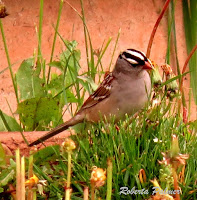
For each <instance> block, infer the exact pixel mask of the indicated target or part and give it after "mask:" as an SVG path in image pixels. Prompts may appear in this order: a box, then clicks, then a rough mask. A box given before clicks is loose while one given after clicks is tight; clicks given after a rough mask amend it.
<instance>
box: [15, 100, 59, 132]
mask: <svg viewBox="0 0 197 200" xmlns="http://www.w3.org/2000/svg"><path fill="white" fill-rule="evenodd" d="M17 113H18V114H19V115H20V120H21V122H22V124H23V125H24V126H25V128H26V129H25V130H26V131H32V130H46V128H47V127H49V124H50V122H51V121H52V122H53V125H55V126H56V125H57V124H58V122H59V119H61V108H60V106H59V101H58V100H55V99H53V98H46V97H43V98H32V99H28V100H25V101H23V102H21V103H19V104H18V108H17Z"/></svg>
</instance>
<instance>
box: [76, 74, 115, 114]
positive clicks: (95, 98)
mask: <svg viewBox="0 0 197 200" xmlns="http://www.w3.org/2000/svg"><path fill="white" fill-rule="evenodd" d="M113 80H114V76H113V74H112V73H109V74H108V75H107V76H106V77H105V79H104V80H103V82H102V83H101V84H100V86H99V87H98V88H97V89H96V91H95V92H94V93H93V94H91V95H90V96H89V98H88V99H87V100H86V101H85V102H84V104H83V105H82V107H81V109H80V110H79V112H80V111H82V110H84V109H86V108H90V107H92V106H94V105H96V104H97V103H99V102H100V101H103V100H104V99H105V98H107V97H108V96H109V95H110V93H111V92H110V91H111V88H112V81H113Z"/></svg>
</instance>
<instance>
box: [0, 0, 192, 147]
mask: <svg viewBox="0 0 197 200" xmlns="http://www.w3.org/2000/svg"><path fill="white" fill-rule="evenodd" d="M68 2H69V3H70V4H71V5H72V6H73V7H74V8H75V9H77V10H78V12H79V13H81V8H80V1H79V0H68ZM164 2H165V1H164V0H157V1H155V0H141V1H138V0H129V1H128V0H108V1H106V0H99V1H98V0H84V8H85V15H86V22H87V26H88V28H89V32H90V35H91V40H92V44H93V47H94V49H95V50H97V49H99V48H101V46H102V44H103V42H104V41H105V42H106V41H107V40H108V39H109V38H110V37H112V42H111V45H110V47H109V48H108V50H107V52H106V54H105V56H104V59H103V63H105V67H106V69H107V66H108V65H109V63H110V58H111V54H112V51H113V48H114V44H115V40H116V37H117V34H118V31H119V30H120V29H121V35H120V39H119V42H118V45H117V50H116V53H115V57H116V56H117V55H118V54H119V52H120V51H121V50H124V49H126V48H136V49H139V50H142V51H144V52H146V48H147V44H148V41H149V37H150V34H151V31H152V28H153V26H154V23H155V22H156V20H157V17H158V16H159V13H160V11H161V8H162V7H163V5H164ZM4 3H5V4H6V7H7V10H8V13H9V16H8V17H6V18H5V19H2V23H3V27H4V32H5V37H6V41H7V45H8V50H9V56H10V59H11V63H12V64H13V71H14V72H16V70H17V69H18V67H19V65H20V63H21V62H22V61H23V60H24V59H26V58H28V57H31V56H32V55H33V52H34V50H35V49H36V48H37V33H36V27H37V26H38V20H39V4H40V1H39V0H34V1H26V0H15V1H13V0H4ZM58 8H59V1H53V0H47V1H44V18H43V35H42V39H43V40H42V53H43V55H44V57H45V58H46V60H47V61H49V56H50V52H51V48H52V41H53V36H54V29H53V26H52V25H53V24H55V23H56V19H57V14H58ZM175 15H176V31H177V38H178V56H179V61H180V66H183V64H184V61H185V59H186V47H185V40H184V30H183V21H182V17H183V14H182V5H181V1H177V5H176V11H175ZM59 32H60V34H61V35H62V36H63V37H64V38H65V39H67V40H76V41H77V42H78V43H79V45H78V48H79V49H80V50H81V65H82V66H83V68H84V70H85V69H86V67H87V66H86V62H85V61H86V57H85V55H86V54H85V45H84V34H83V24H82V21H81V19H80V18H79V16H78V14H77V13H76V12H75V11H74V10H73V9H72V8H71V7H70V6H69V4H68V3H66V2H65V3H64V7H63V11H62V17H61V21H60V28H59ZM166 45H167V18H166V16H165V17H164V19H162V22H161V24H160V26H159V29H158V31H157V33H156V37H155V39H154V44H153V47H152V51H151V59H152V60H154V61H155V62H156V63H158V64H159V65H161V64H163V63H165V54H166ZM61 50H62V45H61V43H60V39H58V43H57V45H56V50H55V55H58V54H59V53H60V52H61ZM171 58H172V61H173V60H175V59H174V57H173V53H172V57H171ZM114 62H115V59H114ZM7 66H8V64H7V59H6V55H5V51H4V47H3V42H2V39H1V37H0V72H1V71H2V70H4V69H6V67H7ZM173 69H174V71H176V66H173ZM186 86H187V87H188V84H187V85H186ZM0 94H1V95H0V109H1V110H2V111H3V112H5V113H7V114H10V109H9V106H8V104H7V102H6V101H8V102H9V105H10V106H11V109H12V111H13V112H14V111H15V110H16V98H15V95H14V89H13V86H12V82H11V77H10V74H9V70H5V71H4V72H3V73H0ZM193 116H195V113H193ZM10 137H12V138H13V139H14V140H15V141H17V142H15V143H14V142H13V140H10ZM18 137H19V138H20V139H21V138H22V137H21V136H20V134H14V135H10V133H4V134H3V135H2V134H1V137H0V138H4V143H7V146H8V147H10V148H11V149H16V147H17V145H20V144H21V142H20V141H21V140H20V141H18V139H17V138H18ZM31 137H35V138H37V137H38V135H37V134H32V135H31ZM6 138H7V139H8V140H7V142H6ZM31 140H34V139H33V138H31ZM0 141H2V139H0ZM8 141H9V142H8Z"/></svg>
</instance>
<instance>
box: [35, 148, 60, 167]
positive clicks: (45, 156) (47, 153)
mask: <svg viewBox="0 0 197 200" xmlns="http://www.w3.org/2000/svg"><path fill="white" fill-rule="evenodd" d="M55 151H60V146H59V145H55V146H48V147H46V148H44V149H40V150H39V151H37V152H36V153H35V154H34V164H39V163H41V162H42V163H43V162H45V161H48V160H51V157H52V156H54V155H56V154H55Z"/></svg>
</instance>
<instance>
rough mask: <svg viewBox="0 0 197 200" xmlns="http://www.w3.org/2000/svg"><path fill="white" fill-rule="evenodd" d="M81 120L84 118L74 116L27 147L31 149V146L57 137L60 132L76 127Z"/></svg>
mask: <svg viewBox="0 0 197 200" xmlns="http://www.w3.org/2000/svg"><path fill="white" fill-rule="evenodd" d="M83 119H84V118H83V117H82V116H80V115H76V116H75V117H73V118H71V119H70V120H68V121H67V122H65V123H63V124H61V125H59V126H57V127H56V128H54V129H53V130H51V131H49V132H48V133H46V134H45V135H43V136H42V137H41V138H39V139H37V140H35V141H34V142H32V143H30V144H29V145H28V146H29V147H31V146H33V145H37V144H40V143H42V142H44V141H45V140H47V139H49V138H51V137H53V136H55V135H57V134H58V133H61V132H62V131H64V130H66V129H68V128H69V127H70V126H74V125H76V124H78V123H81V122H82V121H83Z"/></svg>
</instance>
